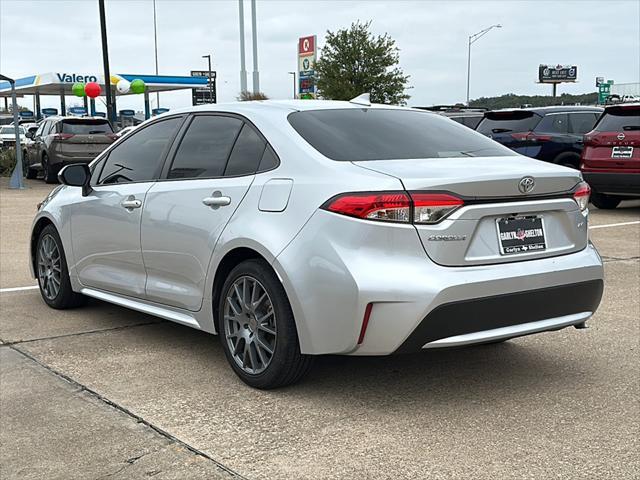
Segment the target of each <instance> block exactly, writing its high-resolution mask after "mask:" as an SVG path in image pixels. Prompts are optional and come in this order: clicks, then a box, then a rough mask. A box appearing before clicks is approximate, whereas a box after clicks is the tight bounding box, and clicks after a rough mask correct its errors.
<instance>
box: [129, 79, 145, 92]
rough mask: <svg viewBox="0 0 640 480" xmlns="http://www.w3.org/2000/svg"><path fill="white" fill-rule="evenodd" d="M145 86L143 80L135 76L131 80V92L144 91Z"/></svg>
mask: <svg viewBox="0 0 640 480" xmlns="http://www.w3.org/2000/svg"><path fill="white" fill-rule="evenodd" d="M146 87H147V86H146V85H145V84H144V81H143V80H140V79H139V78H136V79H135V80H133V81H132V82H131V87H130V88H131V91H132V92H133V93H144V90H145V88H146Z"/></svg>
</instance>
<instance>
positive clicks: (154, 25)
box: [153, 0, 160, 108]
mask: <svg viewBox="0 0 640 480" xmlns="http://www.w3.org/2000/svg"><path fill="white" fill-rule="evenodd" d="M153 45H154V52H155V56H156V76H157V75H158V26H157V23H156V0H153ZM156 108H160V92H156Z"/></svg>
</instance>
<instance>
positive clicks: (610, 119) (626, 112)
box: [595, 107, 640, 132]
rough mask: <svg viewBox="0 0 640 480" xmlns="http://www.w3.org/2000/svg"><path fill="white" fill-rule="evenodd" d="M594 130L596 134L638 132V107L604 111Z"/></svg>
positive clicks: (639, 121) (639, 116)
mask: <svg viewBox="0 0 640 480" xmlns="http://www.w3.org/2000/svg"><path fill="white" fill-rule="evenodd" d="M595 130H596V131H598V132H626V131H632V130H640V107H639V108H629V107H621V108H611V109H608V110H606V111H605V113H604V115H603V116H602V117H601V118H600V121H599V122H598V124H597V125H596V128H595Z"/></svg>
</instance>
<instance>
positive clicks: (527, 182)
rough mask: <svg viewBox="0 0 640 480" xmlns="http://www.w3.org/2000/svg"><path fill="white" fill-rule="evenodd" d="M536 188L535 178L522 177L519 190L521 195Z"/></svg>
mask: <svg viewBox="0 0 640 480" xmlns="http://www.w3.org/2000/svg"><path fill="white" fill-rule="evenodd" d="M535 186H536V181H535V180H534V179H533V177H522V178H521V179H520V182H518V190H520V193H529V192H530V191H531V190H533V188H534V187H535Z"/></svg>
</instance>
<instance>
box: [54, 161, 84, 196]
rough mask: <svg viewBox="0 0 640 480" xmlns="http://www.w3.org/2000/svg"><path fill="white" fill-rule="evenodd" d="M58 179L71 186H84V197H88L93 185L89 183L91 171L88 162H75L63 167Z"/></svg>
mask: <svg viewBox="0 0 640 480" xmlns="http://www.w3.org/2000/svg"><path fill="white" fill-rule="evenodd" d="M58 180H60V183H62V184H64V185H69V186H70V187H82V196H83V197H86V196H87V195H89V193H90V192H91V186H90V185H89V181H90V180H91V171H90V170H89V165H87V164H86V163H74V164H71V165H67V166H66V167H63V168H62V170H60V172H59V173H58Z"/></svg>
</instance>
